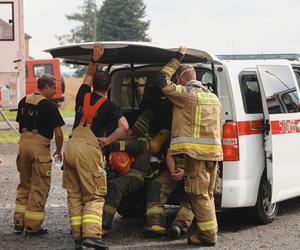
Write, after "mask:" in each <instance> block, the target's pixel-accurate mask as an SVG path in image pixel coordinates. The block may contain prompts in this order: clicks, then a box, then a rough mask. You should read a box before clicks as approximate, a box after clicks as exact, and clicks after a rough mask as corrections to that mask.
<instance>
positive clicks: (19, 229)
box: [14, 225, 24, 234]
mask: <svg viewBox="0 0 300 250" xmlns="http://www.w3.org/2000/svg"><path fill="white" fill-rule="evenodd" d="M23 231H24V227H22V226H17V225H15V231H14V233H15V234H22V233H23Z"/></svg>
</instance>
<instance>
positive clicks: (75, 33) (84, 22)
mask: <svg viewBox="0 0 300 250" xmlns="http://www.w3.org/2000/svg"><path fill="white" fill-rule="evenodd" d="M78 9H79V13H74V14H71V15H66V18H67V19H68V20H72V21H77V22H79V23H80V24H79V25H78V26H76V27H75V28H74V29H72V30H71V31H70V34H67V35H62V36H57V39H58V40H59V42H60V44H66V43H79V42H91V41H95V40H96V39H97V29H96V25H97V22H96V19H97V13H98V12H99V9H98V8H97V4H96V1H95V0H85V1H84V2H83V5H82V6H80V7H79V8H78Z"/></svg>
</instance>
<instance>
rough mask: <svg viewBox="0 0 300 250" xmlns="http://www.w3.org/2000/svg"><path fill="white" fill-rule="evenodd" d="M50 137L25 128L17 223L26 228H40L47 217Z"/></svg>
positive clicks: (50, 162) (19, 164)
mask: <svg viewBox="0 0 300 250" xmlns="http://www.w3.org/2000/svg"><path fill="white" fill-rule="evenodd" d="M51 165H52V160H51V157H50V140H49V139H48V138H46V137H43V136H41V135H39V134H37V133H32V132H23V133H22V134H21V138H20V142H19V154H18V157H17V169H18V171H19V173H20V184H19V185H18V187H17V194H16V196H17V197H16V209H15V214H14V223H15V225H16V226H18V227H21V228H22V227H25V228H26V229H27V230H31V231H39V230H40V229H41V224H42V222H43V220H44V217H45V212H44V208H45V204H46V201H47V197H48V192H49V189H50V182H51Z"/></svg>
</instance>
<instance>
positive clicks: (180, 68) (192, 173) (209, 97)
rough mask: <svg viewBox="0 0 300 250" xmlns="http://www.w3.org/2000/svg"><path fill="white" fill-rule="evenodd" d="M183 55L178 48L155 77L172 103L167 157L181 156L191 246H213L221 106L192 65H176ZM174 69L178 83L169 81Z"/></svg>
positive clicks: (215, 221) (220, 157) (215, 224)
mask: <svg viewBox="0 0 300 250" xmlns="http://www.w3.org/2000/svg"><path fill="white" fill-rule="evenodd" d="M185 53H186V48H184V47H181V48H180V49H179V51H178V52H177V54H176V56H175V58H173V59H172V60H171V61H170V62H169V63H168V64H167V65H166V66H164V67H163V68H162V70H161V72H160V74H159V78H158V84H159V87H160V88H161V90H162V92H163V93H164V94H165V95H166V96H167V97H168V98H169V100H171V102H172V103H173V120H172V133H171V143H170V153H171V155H178V154H183V155H184V172H185V174H184V175H185V176H184V189H185V192H186V193H188V194H189V196H190V200H191V205H192V210H193V213H194V215H195V218H196V222H197V234H196V235H192V236H190V237H189V238H188V243H189V244H192V245H207V246H213V245H215V244H216V242H217V231H218V224H217V219H216V211H215V204H214V188H215V185H216V177H217V167H218V161H221V160H222V159H223V151H222V146H221V104H220V101H219V99H218V97H217V96H216V95H215V94H213V93H212V92H211V91H209V90H208V89H207V88H205V87H204V86H203V85H202V84H201V82H200V81H197V80H196V72H195V69H194V68H193V66H192V65H184V64H180V62H181V60H182V58H183V57H184V55H185ZM176 70H177V80H178V84H177V85H176V84H173V83H172V82H171V77H172V75H173V74H174V73H175V71H176Z"/></svg>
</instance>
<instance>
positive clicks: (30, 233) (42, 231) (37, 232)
mask: <svg viewBox="0 0 300 250" xmlns="http://www.w3.org/2000/svg"><path fill="white" fill-rule="evenodd" d="M47 233H48V230H47V229H40V230H39V231H36V232H34V231H31V230H28V229H26V230H25V236H40V235H45V234H47Z"/></svg>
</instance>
